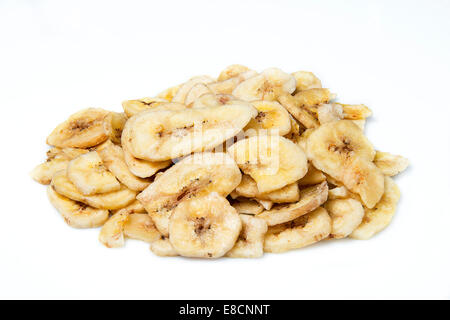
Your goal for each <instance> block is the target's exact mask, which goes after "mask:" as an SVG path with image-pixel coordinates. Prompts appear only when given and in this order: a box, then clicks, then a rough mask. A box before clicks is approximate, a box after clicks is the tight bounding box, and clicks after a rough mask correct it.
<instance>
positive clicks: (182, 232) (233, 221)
mask: <svg viewBox="0 0 450 320" xmlns="http://www.w3.org/2000/svg"><path fill="white" fill-rule="evenodd" d="M241 227H242V223H241V220H240V218H239V215H238V213H237V212H236V210H235V209H234V208H233V207H232V206H231V205H230V204H229V202H228V201H227V200H226V199H225V198H223V197H221V196H220V195H219V194H217V193H216V192H213V193H210V194H209V195H207V196H203V197H196V198H192V199H189V200H187V201H183V202H182V203H180V205H179V206H178V207H177V208H176V209H175V210H174V212H173V215H172V217H171V218H170V227H169V229H170V230H169V235H170V236H169V239H170V243H171V244H172V246H173V248H174V249H175V251H176V252H177V253H178V254H180V255H182V256H186V257H196V258H218V257H221V256H223V255H224V254H225V253H227V252H228V251H229V250H230V249H231V248H232V247H233V246H234V243H235V242H236V239H237V238H238V236H239V233H240V231H241Z"/></svg>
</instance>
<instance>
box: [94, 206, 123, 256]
mask: <svg viewBox="0 0 450 320" xmlns="http://www.w3.org/2000/svg"><path fill="white" fill-rule="evenodd" d="M128 217H129V213H128V212H127V211H126V210H119V211H118V212H117V213H115V214H114V215H112V216H111V218H109V219H108V221H106V222H105V224H104V225H103V227H102V229H101V230H100V234H99V236H98V240H99V241H100V242H101V243H103V244H104V245H105V246H106V247H108V248H119V247H123V245H124V244H125V239H124V236H123V227H124V225H125V223H126V222H127V220H128Z"/></svg>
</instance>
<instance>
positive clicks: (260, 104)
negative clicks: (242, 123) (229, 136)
mask: <svg viewBox="0 0 450 320" xmlns="http://www.w3.org/2000/svg"><path fill="white" fill-rule="evenodd" d="M252 105H253V106H254V107H255V108H256V110H257V111H258V114H257V115H256V117H255V118H253V119H251V120H250V122H249V123H248V124H247V126H246V127H245V128H244V131H245V132H246V134H247V135H249V136H250V135H256V134H257V133H258V132H259V131H260V130H261V131H263V132H264V133H265V134H278V135H280V136H284V135H285V134H288V133H289V132H290V131H291V119H290V117H289V113H288V112H287V111H286V109H285V108H283V106H282V105H281V104H279V103H278V102H276V101H254V102H252Z"/></svg>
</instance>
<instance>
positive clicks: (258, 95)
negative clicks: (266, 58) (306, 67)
mask: <svg viewBox="0 0 450 320" xmlns="http://www.w3.org/2000/svg"><path fill="white" fill-rule="evenodd" d="M295 87H296V82H295V78H294V76H293V75H290V74H288V73H285V72H283V71H281V70H280V69H277V68H270V69H266V70H264V71H263V72H261V74H259V75H256V76H254V77H252V78H250V79H248V80H245V81H244V82H242V83H240V84H239V85H238V86H237V87H236V89H234V90H233V93H232V94H233V96H235V97H237V98H238V99H241V100H245V101H254V100H276V98H277V96H278V95H279V94H280V92H283V93H288V94H291V93H293V92H294V91H295Z"/></svg>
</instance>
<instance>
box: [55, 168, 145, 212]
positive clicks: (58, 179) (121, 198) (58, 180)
mask: <svg viewBox="0 0 450 320" xmlns="http://www.w3.org/2000/svg"><path fill="white" fill-rule="evenodd" d="M51 186H52V187H53V188H54V189H55V191H56V192H58V193H59V194H61V195H63V196H65V197H67V198H69V199H72V200H75V201H78V202H83V203H85V204H88V205H90V206H91V207H94V208H98V209H107V210H117V209H121V208H123V207H125V206H127V205H128V204H130V203H131V202H133V200H134V199H135V198H136V192H135V191H132V190H130V189H128V188H126V187H125V186H122V187H121V188H120V189H119V190H117V191H113V192H108V193H101V194H94V195H90V196H86V195H84V194H82V193H81V192H80V191H79V190H78V189H77V188H76V187H75V185H74V184H73V183H72V182H71V181H70V180H69V178H67V173H66V170H61V171H58V172H56V173H55V174H54V175H53V178H52V182H51Z"/></svg>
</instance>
